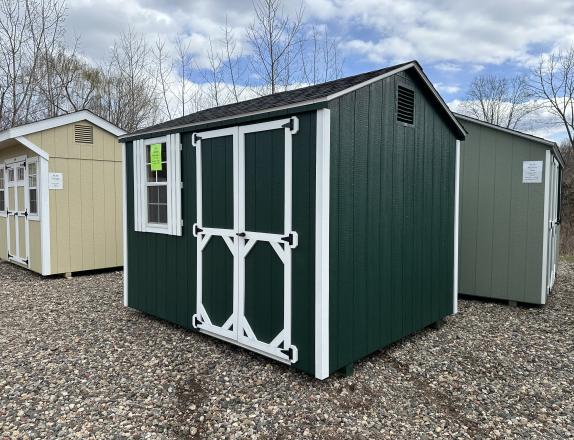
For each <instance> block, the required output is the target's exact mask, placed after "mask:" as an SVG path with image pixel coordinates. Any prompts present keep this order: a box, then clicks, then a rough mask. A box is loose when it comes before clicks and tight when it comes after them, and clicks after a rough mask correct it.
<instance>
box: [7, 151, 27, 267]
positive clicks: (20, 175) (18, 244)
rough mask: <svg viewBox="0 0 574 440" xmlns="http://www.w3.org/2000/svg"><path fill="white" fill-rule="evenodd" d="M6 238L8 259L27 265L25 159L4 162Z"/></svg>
mask: <svg viewBox="0 0 574 440" xmlns="http://www.w3.org/2000/svg"><path fill="white" fill-rule="evenodd" d="M4 179H5V186H6V191H5V193H6V207H7V209H6V214H7V216H6V238H7V245H8V259H9V260H10V261H14V262H16V263H18V264H21V265H24V266H28V265H29V264H28V263H29V246H30V243H29V234H30V233H29V224H28V212H29V200H28V190H27V189H28V169H27V164H26V159H25V158H18V159H12V160H9V161H6V163H5V176H4Z"/></svg>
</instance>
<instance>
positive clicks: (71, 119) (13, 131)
mask: <svg viewBox="0 0 574 440" xmlns="http://www.w3.org/2000/svg"><path fill="white" fill-rule="evenodd" d="M80 121H89V122H91V123H92V124H94V125H96V126H97V127H100V128H101V129H103V130H105V131H107V132H109V133H112V134H113V135H115V136H121V135H124V134H126V132H125V131H124V130H122V129H121V128H119V127H116V126H115V125H114V124H112V123H110V122H108V121H106V120H105V119H102V118H100V117H99V116H96V115H95V114H93V113H92V112H91V111H89V110H80V111H78V112H74V113H68V114H66V115H62V116H56V117H54V118H49V119H44V120H42V121H38V122H32V123H31V124H26V125H22V126H20V127H14V128H10V129H8V130H6V131H4V132H2V133H0V142H2V141H5V140H6V139H13V138H17V137H20V136H26V135H28V134H30V133H37V132H39V131H44V130H49V129H51V128H56V127H61V126H62V125H68V124H73V123H75V122H80Z"/></svg>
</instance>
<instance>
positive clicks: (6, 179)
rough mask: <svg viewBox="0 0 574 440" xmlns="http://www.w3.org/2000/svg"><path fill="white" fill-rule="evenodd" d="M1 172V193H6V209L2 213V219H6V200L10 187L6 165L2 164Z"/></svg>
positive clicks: (5, 202) (6, 202) (0, 212)
mask: <svg viewBox="0 0 574 440" xmlns="http://www.w3.org/2000/svg"><path fill="white" fill-rule="evenodd" d="M0 170H2V173H3V174H2V176H3V179H2V180H3V183H2V187H1V188H0V191H1V192H3V193H4V209H3V210H1V211H0V217H6V208H7V206H8V200H7V199H6V193H7V191H6V190H7V187H8V174H6V165H4V164H3V163H2V164H0Z"/></svg>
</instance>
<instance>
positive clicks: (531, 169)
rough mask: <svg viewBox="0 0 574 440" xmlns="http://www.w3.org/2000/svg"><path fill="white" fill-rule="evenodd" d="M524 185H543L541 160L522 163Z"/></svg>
mask: <svg viewBox="0 0 574 440" xmlns="http://www.w3.org/2000/svg"><path fill="white" fill-rule="evenodd" d="M522 183H542V161H541V160H525V161H524V162H522Z"/></svg>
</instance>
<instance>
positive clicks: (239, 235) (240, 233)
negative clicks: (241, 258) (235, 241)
mask: <svg viewBox="0 0 574 440" xmlns="http://www.w3.org/2000/svg"><path fill="white" fill-rule="evenodd" d="M235 235H237V236H238V237H245V232H236V233H235Z"/></svg>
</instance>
